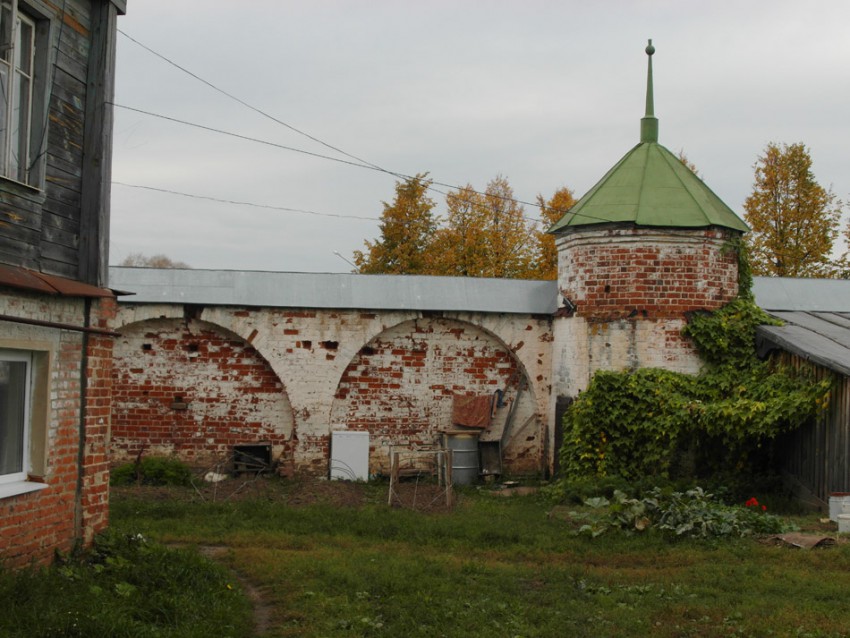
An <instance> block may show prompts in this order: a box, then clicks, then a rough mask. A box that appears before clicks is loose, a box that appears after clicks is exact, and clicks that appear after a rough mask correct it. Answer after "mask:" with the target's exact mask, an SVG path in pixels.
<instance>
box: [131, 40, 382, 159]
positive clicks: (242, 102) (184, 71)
mask: <svg viewBox="0 0 850 638" xmlns="http://www.w3.org/2000/svg"><path fill="white" fill-rule="evenodd" d="M118 33H120V34H121V35H123V36H124V37H125V38H127V39H128V40H130V41H132V42H134V43H135V44H137V45H138V46H140V47H142V48H143V49H144V50H145V51H147V52H149V53H151V54H153V55H155V56H156V57H158V58H159V59H160V60H163V61H164V62H167V63H168V64H170V65H171V66H173V67H175V68H177V69H180V70H181V71H183V73H186V74H187V75H190V76H192V77H193V78H195V79H196V80H198V82H201V83H203V84H205V85H207V86H208V87H210V88H211V89H213V90H214V91H218V92H219V93H221V94H222V95H224V96H226V97H228V98H230V99H231V100H233V101H235V102H238V103H239V104H241V105H242V106H244V107H246V108H249V109H251V110H252V111H254V112H255V113H258V114H260V115H262V116H263V117H265V118H267V119H269V120H271V121H272V122H275V123H277V124H280V125H281V126H285V127H286V128H288V129H289V130H291V131H294V132H295V133H298V134H299V135H303V136H304V137H306V138H308V139H311V140H313V141H314V142H317V143H319V144H321V145H322V146H324V147H326V148H329V149H331V150H332V151H336V152H337V153H341V154H342V155H345V156H346V157H349V158H351V159H353V160H357V161H358V162H360V163H361V164H367V165H368V166H371V167H372V168H376V169H380V170H383V169H381V167H380V166H378V165H377V164H373V163H372V162H368V161H366V160H364V159H361V158H359V157H357V156H356V155H352V154H351V153H347V152H346V151H344V150H342V149H341V148H338V147H336V146H333V145H332V144H328V143H327V142H325V141H323V140H321V139H319V138H318V137H315V136H314V135H310V134H309V133H307V132H305V131H302V130H300V129H297V128H295V127H294V126H292V125H291V124H287V123H286V122H284V121H283V120H280V119H278V118H276V117H274V116H273V115H270V114H269V113H266V112H265V111H263V110H262V109H259V108H257V107H256V106H254V105H252V104H249V103H248V102H246V101H245V100H242V99H241V98H238V97H236V96H235V95H233V94H232V93H228V92H227V91H225V90H224V89H221V88H219V87H217V86H216V85H215V84H213V83H212V82H209V81H208V80H205V79H204V78H202V77H201V76H199V75H197V74H195V73H193V72H192V71H190V70H189V69H187V68H185V67H182V66H180V65H179V64H177V63H176V62H174V61H173V60H170V59H169V58H167V57H165V56H164V55H162V54H161V53H158V52H156V51H154V50H153V49H151V48H150V47H149V46H146V45H144V44H142V43H141V42H139V41H138V40H136V39H135V38H133V37H132V36H130V35H128V34H127V33H126V32H124V31H122V30H121V29H118ZM387 172H389V171H387Z"/></svg>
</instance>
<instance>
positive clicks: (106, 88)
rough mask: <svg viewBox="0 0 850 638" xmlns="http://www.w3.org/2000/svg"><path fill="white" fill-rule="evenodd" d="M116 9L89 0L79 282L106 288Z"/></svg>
mask: <svg viewBox="0 0 850 638" xmlns="http://www.w3.org/2000/svg"><path fill="white" fill-rule="evenodd" d="M118 10H119V8H118V7H117V6H116V4H115V3H114V2H113V1H112V0H93V1H92V15H91V48H90V51H89V64H88V75H87V81H86V128H85V133H84V137H83V179H82V204H81V208H82V210H81V213H80V280H81V281H84V282H86V283H89V284H92V285H94V286H102V287H105V286H107V284H108V276H109V199H110V196H111V183H112V123H113V114H112V100H113V99H114V97H115V39H116V37H115V36H116V29H117V26H118Z"/></svg>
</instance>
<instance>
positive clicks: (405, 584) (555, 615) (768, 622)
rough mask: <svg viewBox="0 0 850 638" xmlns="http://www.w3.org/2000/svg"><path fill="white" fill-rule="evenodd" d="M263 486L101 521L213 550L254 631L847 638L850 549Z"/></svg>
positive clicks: (192, 497) (146, 504)
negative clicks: (601, 530) (598, 527)
mask: <svg viewBox="0 0 850 638" xmlns="http://www.w3.org/2000/svg"><path fill="white" fill-rule="evenodd" d="M263 481H264V484H265V487H264V488H263V490H261V491H260V492H257V493H256V494H253V493H247V494H245V493H243V494H242V495H241V496H240V497H239V498H238V499H226V500H225V499H224V498H217V499H216V500H215V501H213V500H212V499H210V498H209V495H207V497H206V500H203V501H202V499H201V498H199V495H198V493H196V492H194V491H193V490H192V488H188V489H183V488H168V489H163V490H158V491H155V492H150V491H139V490H136V489H125V490H121V491H116V492H115V493H114V494H113V496H112V525H113V528H114V529H115V530H117V531H119V532H121V533H123V534H138V533H141V534H143V535H144V536H145V537H149V538H152V539H155V540H157V541H160V542H164V543H169V544H181V545H189V546H198V547H205V548H209V547H215V548H216V550H215V554H216V557H217V558H216V560H217V561H220V562H222V563H224V564H225V565H226V566H228V567H229V568H231V569H232V570H235V572H236V573H237V574H238V575H239V576H240V577H241V578H242V579H243V582H245V583H250V584H251V586H252V587H253V590H252V591H254V592H255V593H257V592H258V593H259V597H260V599H261V600H262V601H263V602H262V604H261V605H260V607H261V611H262V614H263V618H262V621H261V623H260V628H261V635H262V636H269V637H272V636H315V637H343V636H345V637H354V636H387V637H393V638H397V637H411V638H412V637H417V636H421V637H423V638H424V637H427V638H433V637H436V636H448V637H453V636H474V637H478V636H487V637H499V638H501V637H505V638H511V637H525V638H530V637H532V636H540V637H559V636H850V543H838V544H837V545H835V546H833V547H830V548H827V549H814V550H797V549H789V548H787V547H779V546H776V545H773V544H770V543H765V542H759V541H758V540H755V539H737V540H722V541H686V540H682V541H671V540H667V539H665V538H663V537H661V536H660V535H658V534H656V533H645V534H640V535H632V536H628V535H625V534H623V533H620V532H617V533H608V534H605V535H603V536H599V537H598V538H588V537H584V536H581V537H579V536H575V535H574V534H573V532H574V531H575V529H576V527H577V526H578V525H577V524H576V523H573V522H571V520H569V517H568V516H566V517H565V516H560V515H557V516H553V515H552V503H550V502H546V501H545V500H544V499H542V498H540V497H538V496H515V497H511V498H500V497H496V496H493V495H490V494H486V493H483V491H479V490H474V489H469V490H467V491H464V492H463V493H462V494H461V498H460V501H459V504H458V505H457V506H456V507H455V508H454V509H453V510H452V511H450V512H447V511H431V512H429V513H420V512H415V511H411V510H408V509H395V508H390V507H388V506H387V505H386V496H387V493H386V485H369V486H356V485H351V484H328V483H325V484H317V485H318V487H319V489H318V491H317V492H315V493H313V492H311V491H310V489H309V488H305V486H304V485H299V484H293V483H284V482H279V481H276V480H272V479H268V480H266V479H264V480H263ZM340 493H342V494H344V495H345V498H343V499H340V498H339V494H340ZM801 520H802V519H801ZM816 520H817V519H816V518H809V519H806V520H805V521H804V523H805V524H810V523H811V522H812V521H815V522H816ZM187 551H190V552H191V550H187ZM169 635H171V634H169ZM218 635H220V636H225V635H238V634H236V633H227V632H225V631H222V632H221V633H220V634H218Z"/></svg>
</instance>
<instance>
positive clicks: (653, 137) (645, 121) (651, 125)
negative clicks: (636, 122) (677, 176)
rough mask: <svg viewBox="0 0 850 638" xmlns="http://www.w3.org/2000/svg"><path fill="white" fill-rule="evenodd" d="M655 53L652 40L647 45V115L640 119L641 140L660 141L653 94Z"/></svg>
mask: <svg viewBox="0 0 850 638" xmlns="http://www.w3.org/2000/svg"><path fill="white" fill-rule="evenodd" d="M653 53H655V47H654V46H652V40H651V39H650V40H649V44H647V45H646V55H647V56H648V57H647V59H648V62H647V71H646V115H645V116H644V117H643V118H642V119H641V121H640V141H641V142H654V143H658V118H657V117H655V113H654V111H655V104H654V100H653V95H652V54H653Z"/></svg>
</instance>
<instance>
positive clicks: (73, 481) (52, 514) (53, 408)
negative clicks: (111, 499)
mask: <svg viewBox="0 0 850 638" xmlns="http://www.w3.org/2000/svg"><path fill="white" fill-rule="evenodd" d="M2 293H3V294H2V295H0V314H5V315H10V316H14V317H20V318H24V319H34V320H38V321H50V322H57V323H67V324H73V325H77V326H82V325H83V324H84V321H85V317H84V314H85V311H84V308H85V306H84V304H85V302H84V301H82V300H80V299H70V298H62V297H47V296H42V295H36V294H27V293H21V292H18V291H15V290H3V291H2ZM92 303H93V314H94V315H95V316H98V315H100V316H101V317H102V319H103V321H101V320H100V319H97V320H96V321H95V323H101V325H105V322H106V321H107V320H108V317H109V314H110V312H111V310H112V308H113V307H114V306H113V304H114V302H113V300H103V301H94V302H92ZM0 326H2V332H0V347H2V348H10V349H19V350H29V351H32V352H34V353H35V362H34V367H35V376H36V377H37V378H43V379H44V380H45V384H44V385H45V386H46V387H34V388H33V392H34V405H33V413H34V417H35V418H36V419H37V420H40V425H35V424H34V426H33V429H34V430H36V432H34V434H33V438H34V439H35V441H34V445H33V447H34V450H33V453H32V454H31V457H32V458H33V472H32V474H31V476H30V480H31V481H34V482H39V483H44V484H46V486H47V487H46V488H44V489H41V490H38V491H32V492H28V493H25V494H19V495H16V496H8V497H5V498H0V560H2V563H3V565H4V566H7V567H18V566H22V565H25V564H28V563H30V562H36V563H46V562H49V561H50V560H51V559H52V558H53V555H54V552H55V551H56V550H58V551H63V552H64V551H68V550H70V549H71V547H72V545H73V544H74V542H75V541H76V540H79V541H82V542H84V543H86V542H89V541H90V540H91V538H92V536H93V535H94V534H95V533H96V532H98V531H101V530H102V529H104V528H105V526H106V524H107V522H108V478H109V476H108V464H107V457H106V454H107V442H106V437H107V435H108V430H109V417H110V409H109V404H110V392H111V384H112V375H111V369H110V359H111V339H110V338H109V337H94V336H91V335H90V336H89V338H88V365H89V367H88V370H87V385H88V388H87V393H88V395H89V396H90V397H92V399H93V403H92V405H91V409H90V410H89V411H87V413H86V415H85V428H86V432H85V441H84V448H83V458H84V463H83V473H82V476H80V473H79V472H78V467H79V466H78V456H79V454H80V420H81V419H80V417H81V412H80V411H81V401H80V393H81V390H82V375H81V370H82V366H83V361H84V357H83V348H84V344H85V343H86V338H85V337H84V335H83V334H82V333H80V332H74V331H67V330H58V329H56V328H49V327H42V326H35V325H26V324H22V323H16V322H4V321H0ZM33 385H34V386H40V385H41V384H40V382H38V381H37V382H36V383H34V384H33ZM39 413H40V414H42V415H43V418H40V417H38V416H37V415H38V414H39ZM38 439H41V440H40V441H39V440H38ZM78 482H79V491H78Z"/></svg>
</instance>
